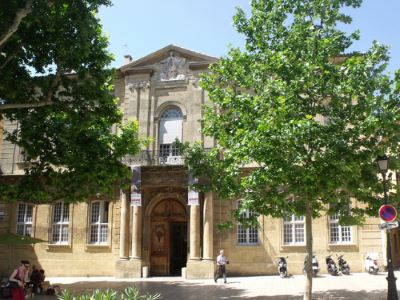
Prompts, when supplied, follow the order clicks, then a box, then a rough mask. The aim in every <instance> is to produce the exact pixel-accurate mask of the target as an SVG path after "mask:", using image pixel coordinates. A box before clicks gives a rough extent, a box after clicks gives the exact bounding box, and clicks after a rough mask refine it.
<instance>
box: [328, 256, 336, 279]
mask: <svg viewBox="0 0 400 300" xmlns="http://www.w3.org/2000/svg"><path fill="white" fill-rule="evenodd" d="M325 262H326V269H327V270H328V273H329V274H331V275H332V276H337V275H338V269H337V267H336V263H335V261H334V260H333V258H332V255H328V256H327V257H325Z"/></svg>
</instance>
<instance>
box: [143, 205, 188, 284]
mask: <svg viewBox="0 0 400 300" xmlns="http://www.w3.org/2000/svg"><path fill="white" fill-rule="evenodd" d="M177 222H179V223H184V224H187V217H186V210H185V207H184V206H183V205H182V204H181V203H179V202H178V201H176V200H171V199H167V200H163V201H161V202H160V203H158V204H157V205H156V206H155V207H154V209H153V211H152V213H151V222H150V224H151V225H150V234H151V238H150V241H151V248H150V273H151V275H153V276H167V275H171V267H175V266H174V265H175V264H174V263H172V264H171V260H172V253H171V252H172V251H171V242H172V243H176V239H171V224H173V223H174V224H175V223H177ZM185 242H186V241H185ZM172 246H173V245H172ZM175 248H176V246H175V247H172V249H175ZM174 254H175V253H174ZM185 255H186V253H184V254H182V259H186V256H185ZM174 256H176V255H174ZM174 260H176V257H174ZM172 273H174V272H172Z"/></svg>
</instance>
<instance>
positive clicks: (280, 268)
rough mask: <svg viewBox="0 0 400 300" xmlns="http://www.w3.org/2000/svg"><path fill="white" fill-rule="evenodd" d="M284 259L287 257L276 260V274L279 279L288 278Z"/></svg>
mask: <svg viewBox="0 0 400 300" xmlns="http://www.w3.org/2000/svg"><path fill="white" fill-rule="evenodd" d="M286 258H288V256H286V257H279V258H278V272H279V276H281V278H285V277H288V272H287V262H286Z"/></svg>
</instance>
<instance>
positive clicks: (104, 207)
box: [89, 201, 109, 245]
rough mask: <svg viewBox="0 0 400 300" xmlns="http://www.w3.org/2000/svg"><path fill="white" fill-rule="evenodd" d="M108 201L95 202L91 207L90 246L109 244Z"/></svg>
mask: <svg viewBox="0 0 400 300" xmlns="http://www.w3.org/2000/svg"><path fill="white" fill-rule="evenodd" d="M108 207H109V203H108V201H95V202H92V203H91V206H90V227H89V244H98V245H105V244H107V243H108Z"/></svg>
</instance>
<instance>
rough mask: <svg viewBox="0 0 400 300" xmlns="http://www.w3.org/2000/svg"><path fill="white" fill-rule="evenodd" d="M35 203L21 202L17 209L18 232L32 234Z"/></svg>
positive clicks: (19, 233)
mask: <svg viewBox="0 0 400 300" xmlns="http://www.w3.org/2000/svg"><path fill="white" fill-rule="evenodd" d="M32 213H33V205H31V204H25V203H20V204H18V211H17V234H18V235H27V236H32Z"/></svg>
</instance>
